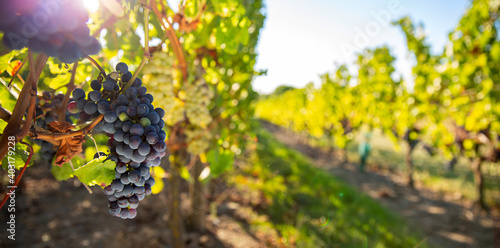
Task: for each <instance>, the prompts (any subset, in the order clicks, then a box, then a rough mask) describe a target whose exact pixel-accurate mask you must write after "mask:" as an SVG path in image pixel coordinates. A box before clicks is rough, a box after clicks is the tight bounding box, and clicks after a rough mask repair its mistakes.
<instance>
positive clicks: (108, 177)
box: [75, 157, 116, 186]
mask: <svg viewBox="0 0 500 248" xmlns="http://www.w3.org/2000/svg"><path fill="white" fill-rule="evenodd" d="M105 159H106V157H100V158H96V159H94V160H92V161H90V162H88V163H87V164H85V165H84V166H82V167H80V168H78V169H76V170H75V176H77V177H78V179H79V180H80V181H81V182H82V183H85V184H87V185H89V186H93V185H96V184H97V185H101V186H103V185H109V184H110V183H111V181H113V179H115V167H116V163H115V162H113V161H111V160H106V161H104V160H105Z"/></svg>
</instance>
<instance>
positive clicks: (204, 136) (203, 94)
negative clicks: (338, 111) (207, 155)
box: [144, 52, 214, 154]
mask: <svg viewBox="0 0 500 248" xmlns="http://www.w3.org/2000/svg"><path fill="white" fill-rule="evenodd" d="M173 62H174V58H173V57H172V56H169V55H168V54H167V53H164V52H156V53H155V54H154V59H153V60H152V61H151V62H150V63H149V64H148V65H147V66H146V67H145V68H144V72H145V73H146V76H145V77H144V81H145V82H146V83H148V85H150V86H151V87H150V91H152V94H153V95H154V97H156V98H161V99H168V100H166V101H164V102H162V104H163V106H162V107H163V108H164V109H165V112H166V113H167V114H166V115H165V118H164V119H165V123H166V124H167V125H170V126H173V125H175V124H176V123H177V122H180V121H184V120H186V118H187V120H189V125H188V128H187V129H186V138H187V142H188V151H189V152H190V153H191V154H200V153H203V152H205V151H206V149H208V147H209V142H210V140H211V139H212V133H211V132H210V131H209V130H208V129H207V126H208V124H209V123H210V122H212V116H211V115H210V111H209V104H210V101H211V99H212V98H213V97H214V92H213V91H212V89H211V88H210V87H209V86H208V85H207V83H206V82H205V80H203V79H202V78H201V77H200V78H199V79H197V80H195V81H194V82H193V83H191V84H187V85H186V84H181V83H179V82H178V81H177V80H176V78H177V76H176V73H177V72H176V71H175V70H173V68H175V67H174V66H173ZM174 91H177V92H178V93H177V96H176V95H175V94H174Z"/></svg>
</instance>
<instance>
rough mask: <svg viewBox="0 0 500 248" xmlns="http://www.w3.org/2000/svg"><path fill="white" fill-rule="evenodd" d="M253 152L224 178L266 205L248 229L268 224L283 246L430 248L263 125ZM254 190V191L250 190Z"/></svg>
mask: <svg viewBox="0 0 500 248" xmlns="http://www.w3.org/2000/svg"><path fill="white" fill-rule="evenodd" d="M256 132H257V137H258V144H257V147H256V148H255V150H254V152H253V153H252V155H250V158H249V159H248V161H246V163H244V165H242V166H240V169H239V170H238V171H237V172H236V173H231V175H230V178H229V179H228V181H229V182H230V183H231V184H233V185H235V186H236V187H237V188H238V189H240V190H242V191H246V192H247V193H249V192H250V194H251V195H252V194H253V193H252V192H255V191H259V192H262V193H263V195H264V196H265V198H266V199H267V202H268V205H267V206H266V207H263V208H261V209H260V210H259V212H260V213H259V214H261V215H262V214H264V215H267V216H269V220H262V218H261V219H255V220H254V221H252V223H250V224H251V225H252V228H254V229H257V230H261V231H262V229H263V228H264V229H265V228H266V227H267V228H270V226H272V227H273V228H274V229H276V230H277V231H278V232H279V233H280V235H281V236H282V238H281V241H282V244H283V245H284V246H286V247H289V246H293V245H294V244H295V245H296V246H297V247H314V248H316V247H329V248H330V247H331V248H334V247H375V248H382V247H405V248H407V247H417V246H418V247H419V248H424V247H430V246H429V245H428V244H427V242H426V241H425V239H424V237H423V236H422V234H421V233H420V232H419V231H418V230H415V229H412V228H411V227H410V226H409V225H408V223H407V222H406V221H405V220H404V219H402V218H401V217H400V216H397V215H395V214H394V213H392V212H391V211H390V210H388V209H386V208H384V207H383V206H381V205H380V204H379V203H377V202H375V201H374V200H372V199H371V198H370V197H368V196H366V195H364V194H363V193H360V192H358V191H357V190H355V189H354V188H352V187H350V186H348V185H347V184H346V183H344V182H342V181H341V180H339V179H338V178H336V177H335V176H333V175H331V174H329V173H327V172H324V171H323V170H321V169H318V168H316V167H314V166H312V165H311V164H310V162H309V161H308V160H307V159H306V158H305V157H304V156H302V155H301V154H299V153H298V152H296V151H293V150H291V149H290V148H288V147H286V146H284V145H283V144H281V143H279V142H277V141H276V140H275V139H274V138H273V137H272V136H271V135H270V134H269V133H267V132H266V131H264V130H262V129H258V130H256ZM253 195H255V194H253Z"/></svg>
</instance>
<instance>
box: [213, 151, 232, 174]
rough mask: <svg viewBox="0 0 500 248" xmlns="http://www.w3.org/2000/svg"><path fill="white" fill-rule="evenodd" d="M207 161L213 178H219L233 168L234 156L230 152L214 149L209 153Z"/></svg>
mask: <svg viewBox="0 0 500 248" xmlns="http://www.w3.org/2000/svg"><path fill="white" fill-rule="evenodd" d="M207 161H208V162H209V163H210V172H211V174H212V175H213V177H218V176H219V175H220V174H222V173H224V172H225V171H227V170H229V169H230V168H231V167H232V166H233V163H234V154H233V153H232V152H231V151H229V150H221V149H219V148H216V149H212V150H210V151H209V152H208V153H207Z"/></svg>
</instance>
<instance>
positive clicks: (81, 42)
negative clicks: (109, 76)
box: [0, 0, 101, 63]
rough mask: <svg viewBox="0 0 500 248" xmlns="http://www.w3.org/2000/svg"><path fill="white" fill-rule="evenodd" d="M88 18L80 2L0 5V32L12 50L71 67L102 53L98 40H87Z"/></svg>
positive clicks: (34, 0) (25, 0)
mask: <svg viewBox="0 0 500 248" xmlns="http://www.w3.org/2000/svg"><path fill="white" fill-rule="evenodd" d="M88 18H89V16H88V13H87V11H86V10H85V8H84V6H83V2H82V1H81V0H71V1H69V0H53V1H42V0H16V1H2V6H1V8H0V31H2V32H3V33H4V35H3V42H4V43H5V45H6V46H7V47H9V48H11V49H16V50H18V49H22V48H23V47H29V48H30V49H32V50H33V51H34V52H43V53H45V54H47V55H48V56H52V57H56V58H59V59H60V60H61V61H62V62H64V63H73V62H75V61H76V60H78V59H80V58H83V57H86V56H87V55H90V54H96V53H98V52H99V51H100V49H101V46H100V44H99V42H98V41H97V39H96V38H94V37H92V36H90V30H89V28H88V27H87V24H86V22H87V20H88Z"/></svg>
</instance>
